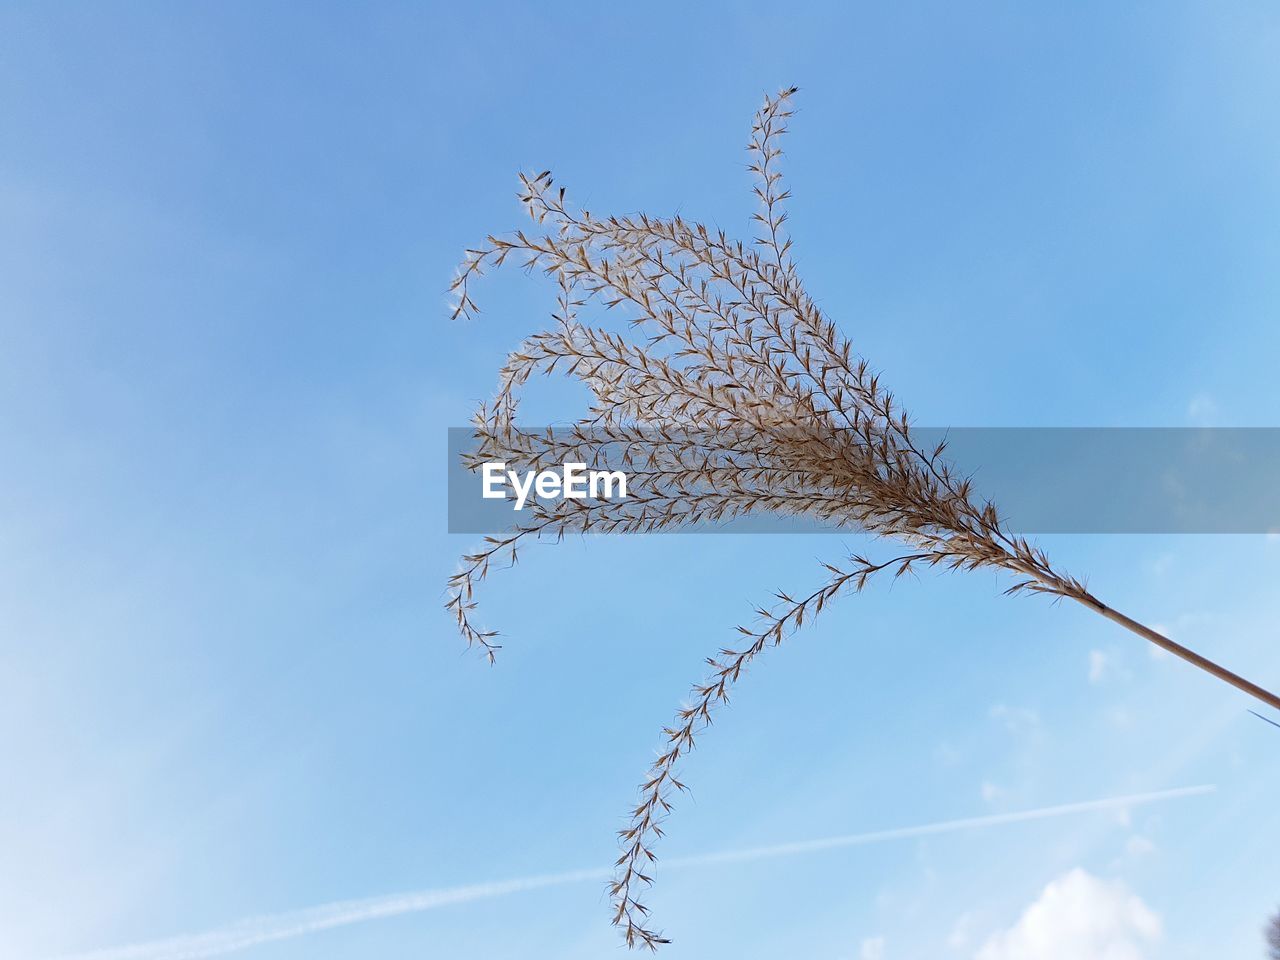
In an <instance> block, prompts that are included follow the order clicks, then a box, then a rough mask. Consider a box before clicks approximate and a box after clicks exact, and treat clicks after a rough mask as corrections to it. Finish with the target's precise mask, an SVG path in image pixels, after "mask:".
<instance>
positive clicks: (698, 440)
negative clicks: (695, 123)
mask: <svg viewBox="0 0 1280 960" xmlns="http://www.w3.org/2000/svg"><path fill="white" fill-rule="evenodd" d="M795 92H796V91H795V89H794V88H792V89H787V90H783V91H781V92H780V93H778V94H777V95H776V96H772V97H769V98H767V99H766V100H765V102H764V105H763V106H762V107H761V108H760V110H759V112H757V113H756V115H755V119H754V121H753V123H752V127H751V139H750V143H749V150H750V153H751V158H752V161H751V165H750V170H751V173H752V174H753V176H754V178H755V187H754V190H755V195H756V198H757V200H758V202H759V208H758V212H757V213H756V214H755V215H754V218H753V219H754V223H755V227H756V230H755V232H756V236H755V238H754V239H753V240H752V241H750V242H745V241H741V240H734V239H731V238H730V237H728V236H727V235H726V234H725V233H724V232H723V231H721V230H713V229H710V228H708V227H706V226H704V225H702V224H700V223H696V222H693V221H690V220H687V219H685V218H683V217H680V216H676V217H670V218H660V217H650V216H645V215H638V216H608V217H599V216H595V215H593V214H591V213H590V212H588V211H586V210H579V209H576V208H574V207H572V206H570V205H569V203H568V202H567V201H566V197H565V190H564V188H563V187H556V186H555V185H554V183H553V180H552V177H551V174H550V173H549V172H543V173H539V174H536V175H534V176H525V175H521V177H520V185H521V193H520V200H521V202H522V203H523V204H524V207H525V209H526V210H527V212H528V214H529V216H530V217H531V218H532V221H533V224H534V227H533V228H530V229H529V230H527V231H526V230H517V231H515V232H514V233H511V234H505V235H501V236H497V235H495V236H490V237H488V238H487V239H486V240H485V242H484V243H483V244H481V245H479V246H477V247H475V248H474V249H471V250H468V251H467V254H466V259H465V261H464V263H463V264H462V267H461V268H460V270H459V273H458V275H457V277H456V279H455V280H454V282H453V286H452V290H453V293H454V294H455V296H456V298H457V299H456V308H455V310H454V316H455V317H458V316H463V317H470V316H473V315H474V314H476V313H477V312H478V311H477V307H476V303H475V301H474V300H473V299H472V295H471V288H472V283H473V281H474V280H475V279H476V278H477V277H479V276H480V275H481V274H482V273H483V272H484V271H486V270H488V269H491V268H496V267H501V266H503V265H505V264H509V263H512V262H515V263H518V264H519V265H521V266H523V267H524V268H526V269H529V270H537V271H541V272H543V273H545V274H546V275H547V276H548V277H550V278H551V279H552V280H554V281H555V283H556V286H557V289H558V299H557V306H556V309H555V311H554V313H553V314H552V323H551V325H550V327H549V328H548V329H546V330H544V331H541V332H538V333H534V334H533V335H532V336H530V337H529V338H528V339H527V340H525V341H524V343H522V344H521V345H520V346H519V347H518V348H517V349H516V350H515V351H514V352H512V353H511V354H510V356H509V357H508V359H507V362H506V364H505V365H504V366H503V368H502V370H501V373H500V377H499V384H498V390H497V394H496V396H495V397H494V399H493V400H492V401H490V402H489V403H486V404H485V405H483V406H482V407H481V408H480V409H479V410H478V411H477V413H476V416H475V418H474V429H475V435H476V440H477V445H476V448H475V451H474V452H473V453H472V454H470V455H469V462H470V465H471V466H472V467H476V466H478V465H479V464H480V463H482V462H484V461H488V460H503V461H506V462H507V463H508V465H512V466H518V467H520V468H523V469H540V468H542V467H545V466H547V465H550V464H561V463H565V462H571V461H572V462H583V463H586V464H589V465H601V466H604V465H608V464H612V465H613V466H616V465H617V464H618V463H619V462H623V463H625V464H626V466H627V469H628V479H629V483H630V485H631V489H630V490H629V494H630V495H629V496H628V498H627V499H626V500H619V501H608V500H560V501H554V502H550V503H543V502H535V503H534V504H533V505H532V506H531V509H529V510H527V511H525V512H524V514H523V516H525V519H523V520H521V521H520V522H519V523H518V524H517V525H516V526H515V527H513V528H512V529H511V530H510V531H509V532H508V533H506V534H504V535H502V536H491V537H488V538H486V540H485V543H484V544H483V546H482V548H480V549H478V550H477V551H475V552H473V553H471V554H468V555H467V556H465V557H464V558H463V561H462V566H461V568H460V569H459V571H458V572H457V573H456V574H455V575H454V576H453V577H452V578H451V580H450V581H449V589H450V594H449V600H448V604H447V606H448V608H449V610H450V611H451V613H452V614H453V616H454V618H455V619H456V621H457V624H458V628H459V629H460V630H461V632H462V635H463V636H464V637H465V638H466V640H467V642H468V643H469V644H471V645H473V646H475V647H477V648H479V649H480V650H482V651H483V653H484V654H485V655H486V656H487V657H488V658H489V659H490V660H492V659H493V658H494V656H495V654H496V652H497V650H498V649H499V644H498V642H497V634H496V632H494V631H490V630H484V629H481V628H480V627H479V626H478V625H477V624H476V621H475V616H474V613H475V600H474V592H475V589H476V586H477V584H478V583H479V582H480V581H482V580H483V579H484V578H485V577H486V575H487V574H488V573H489V571H490V569H491V568H492V567H493V566H494V564H496V563H514V562H515V560H516V558H517V555H518V552H519V549H520V547H521V546H522V545H523V544H524V543H526V542H529V541H531V540H535V539H538V538H543V537H548V536H550V537H553V538H555V537H560V536H562V535H563V534H565V533H569V532H607V533H611V532H651V531H657V530H670V529H679V528H684V527H688V526H689V525H691V524H694V523H704V522H716V521H720V520H725V519H730V518H735V517H742V516H748V515H753V514H760V513H768V514H785V515H792V516H800V517H806V518H811V519H816V520H818V521H821V522H823V523H826V524H831V525H835V526H839V527H844V528H849V529H855V530H859V531H864V532H867V533H870V534H873V535H875V536H876V537H878V538H880V539H882V540H883V541H885V542H889V543H895V544H898V545H900V547H901V549H900V550H898V551H896V552H893V553H891V554H889V555H888V556H885V557H882V558H876V559H871V558H868V557H864V556H849V557H845V558H843V559H841V560H838V561H834V562H831V563H828V564H825V565H824V566H825V580H824V581H823V582H822V583H821V584H820V585H819V586H818V587H817V588H816V589H815V590H813V591H812V592H811V593H807V594H805V595H802V596H792V595H790V594H787V593H779V594H777V595H776V597H775V598H774V602H773V603H772V604H771V605H770V606H768V607H762V608H760V609H759V610H757V611H756V613H757V614H758V619H757V622H755V623H754V624H753V625H751V626H740V627H738V628H737V629H738V636H739V642H738V643H737V644H734V645H726V646H724V647H722V648H721V649H720V650H718V651H717V652H716V654H715V655H714V656H712V657H710V658H708V660H707V664H708V666H709V674H708V675H707V677H706V678H705V679H704V680H703V681H702V682H701V683H699V684H697V685H695V686H694V687H693V690H692V693H691V696H690V699H689V701H688V702H687V703H686V704H685V705H684V706H683V707H681V708H680V710H679V711H678V712H677V713H676V716H675V719H674V720H673V721H672V723H671V724H670V725H669V726H668V727H666V728H665V730H664V731H663V740H664V746H663V748H662V749H661V751H660V753H659V755H658V757H657V759H656V760H655V761H654V762H653V765H652V767H651V768H650V770H649V772H648V774H647V775H646V776H645V778H644V780H643V783H642V784H641V787H640V794H639V797H638V799H637V802H636V803H635V805H634V806H633V807H632V808H631V810H630V811H629V814H628V822H627V825H626V826H625V827H624V828H623V829H622V830H621V831H620V832H619V838H620V843H621V852H620V856H619V857H618V861H617V873H616V876H615V878H614V880H613V883H612V884H611V887H610V892H611V895H612V902H613V923H614V924H616V925H617V926H619V927H620V928H621V930H622V933H623V936H624V938H625V940H626V943H627V944H628V945H629V946H645V947H649V948H655V947H656V946H657V945H659V944H662V943H666V942H667V940H666V938H665V937H664V936H663V935H662V934H661V933H660V932H658V931H657V930H656V929H655V928H654V927H653V925H652V923H651V922H650V920H649V916H648V914H649V911H648V909H647V908H646V907H645V906H644V903H643V892H644V890H645V888H647V887H648V886H649V885H651V884H652V882H653V879H652V871H653V866H654V864H655V863H656V860H657V857H656V854H655V852H654V842H655V841H656V840H657V839H658V838H659V837H661V836H662V822H663V820H664V818H665V817H666V816H667V814H668V813H670V811H671V809H672V799H673V796H674V795H675V794H676V793H678V792H679V791H681V790H682V789H684V785H683V783H682V782H681V781H680V780H679V779H678V777H677V767H678V765H679V763H680V761H681V760H682V759H683V758H684V757H685V756H686V755H687V754H688V753H689V751H691V750H692V749H693V747H694V744H695V742H696V739H697V737H698V735H699V734H700V732H701V731H702V730H703V729H705V727H706V726H707V725H708V724H709V723H710V722H711V718H712V714H713V712H714V711H715V709H716V708H717V707H718V706H719V705H721V704H723V703H725V702H726V701H727V699H728V697H729V691H730V688H731V687H732V686H733V684H734V683H736V682H737V681H738V679H739V678H740V677H741V676H742V674H743V672H744V670H745V669H746V668H747V666H748V665H749V664H750V663H751V662H752V661H753V660H754V659H755V658H756V657H758V656H759V655H760V654H761V653H763V652H764V651H765V650H766V649H768V648H769V647H771V646H776V645H777V644H779V643H781V642H782V641H783V639H784V638H785V637H787V636H788V635H789V633H791V632H792V631H794V630H795V629H797V628H799V627H801V626H802V625H803V624H804V623H805V622H806V621H808V620H811V619H812V618H813V617H815V616H816V615H817V614H819V613H821V612H822V611H823V609H824V608H825V607H826V606H827V605H828V604H830V603H831V602H832V601H834V600H835V599H836V597H837V596H839V595H840V594H841V593H845V592H851V591H859V590H861V589H863V588H864V587H865V586H867V584H868V583H869V582H870V581H871V580H872V579H873V578H875V577H877V576H881V575H884V576H889V577H900V576H903V575H905V574H908V573H910V572H911V571H912V570H914V569H917V568H930V567H932V568H942V569H949V570H975V569H979V568H991V569H995V570H1000V571H1005V572H1007V573H1008V574H1011V575H1012V577H1013V578H1014V579H1013V583H1012V585H1011V586H1010V587H1009V589H1008V590H1007V591H1006V592H1007V593H1010V594H1014V593H1039V594H1045V595H1048V596H1050V597H1053V598H1058V599H1060V598H1067V599H1070V600H1073V601H1076V602H1079V603H1081V604H1083V605H1084V606H1086V607H1088V608H1089V609H1091V610H1093V611H1095V612H1096V613H1099V614H1101V615H1103V616H1105V617H1107V618H1108V619H1110V620H1112V621H1114V622H1116V623H1118V624H1120V625H1121V626H1124V627H1125V628H1126V629H1129V630H1131V631H1133V632H1134V633H1136V634H1138V635H1139V636H1142V637H1144V638H1145V639H1147V640H1149V641H1150V642H1152V643H1155V644H1157V645H1159V646H1161V647H1163V648H1164V649H1166V650H1168V651H1170V652H1172V653H1175V654H1177V655H1178V656H1180V657H1183V658H1184V659H1186V660H1188V661H1190V662H1191V663H1193V664H1195V665H1196V666H1198V667H1200V668H1201V669H1203V670H1206V671H1208V672H1209V673H1211V674H1213V675H1214V676H1217V677H1219V678H1220V679H1222V680H1225V681H1227V682H1228V683H1231V684H1233V685H1234V686H1236V687H1238V688H1239V689H1241V690H1244V691H1245V692H1247V693H1249V694H1250V695H1252V696H1254V697H1256V698H1257V699H1259V700H1260V701H1262V702H1264V703H1268V704H1270V705H1271V706H1273V707H1277V708H1280V698H1276V697H1275V695H1273V694H1271V693H1268V692H1267V691H1265V690H1263V689H1262V688H1260V687H1258V686H1256V685H1255V684H1252V683H1250V682H1249V681H1247V680H1244V679H1243V678H1240V677H1238V676H1236V675H1234V674H1232V673H1230V672H1229V671H1226V670H1224V669H1223V668H1221V667H1219V666H1217V665H1216V664H1214V663H1211V662H1210V661H1208V660H1206V659H1204V658H1203V657H1200V656H1199V655H1197V654H1195V653H1193V652H1192V651H1190V650H1187V649H1186V648H1184V647H1182V646H1180V645H1178V644H1176V643H1174V642H1173V641H1171V640H1169V639H1168V638H1166V637H1163V636H1161V635H1160V634H1158V633H1156V632H1155V631H1153V630H1151V629H1149V628H1148V627H1145V626H1143V625H1142V624H1140V623H1138V622H1136V621H1134V620H1131V619H1129V618H1128V617H1126V616H1124V615H1123V614H1121V613H1119V612H1117V611H1115V610H1113V609H1111V608H1110V607H1108V606H1106V605H1105V604H1104V603H1102V602H1101V601H1100V600H1098V599H1097V598H1096V597H1094V596H1093V595H1092V594H1091V593H1090V592H1089V591H1088V590H1087V589H1086V587H1085V584H1084V583H1083V582H1082V581H1080V580H1078V579H1076V578H1075V577H1073V576H1070V575H1069V574H1067V573H1065V572H1063V571H1061V570H1059V569H1057V568H1055V567H1054V566H1053V565H1052V564H1051V562H1050V560H1049V558H1048V557H1047V556H1046V555H1045V554H1044V552H1043V551H1041V550H1040V549H1038V548H1037V547H1035V546H1034V545H1033V544H1031V543H1030V542H1028V541H1027V540H1026V539H1024V538H1023V537H1021V536H1017V535H1014V534H1011V533H1009V532H1007V531H1006V529H1005V527H1004V525H1003V523H1002V520H1001V516H1000V514H999V512H998V510H997V508H996V506H995V505H994V504H992V503H989V502H987V501H984V500H982V499H980V498H978V497H977V496H976V495H975V494H974V492H973V490H972V489H971V488H970V484H969V480H968V479H967V478H966V477H963V476H959V475H957V474H956V473H955V472H953V469H952V468H951V467H950V466H949V464H948V462H947V460H946V458H945V456H944V453H945V451H944V448H943V447H942V446H938V447H931V448H929V449H924V448H922V447H921V446H920V445H919V444H918V443H917V441H916V439H915V437H914V436H913V434H912V430H911V424H910V421H909V418H908V416H907V415H906V413H905V412H904V411H903V410H902V408H901V407H900V405H899V404H898V402H897V401H896V399H895V398H894V397H893V396H892V394H890V393H889V392H888V391H887V390H886V389H885V388H884V386H883V385H882V384H881V383H880V380H879V378H878V377H877V376H876V374H875V373H873V372H872V371H871V369H870V368H869V367H868V365H867V362H866V361H865V360H864V359H862V358H861V357H859V356H858V355H857V354H856V352H855V351H854V349H853V347H852V346H851V344H850V342H849V341H848V340H847V339H846V338H845V337H844V335H843V334H842V333H841V332H840V331H839V330H838V329H837V328H836V325H835V324H834V323H833V322H832V321H831V319H830V318H828V317H827V316H826V315H825V314H824V313H823V312H822V310H820V309H819V308H818V306H817V305H816V304H815V303H814V301H813V299H812V298H811V297H810V296H809V294H808V293H807V292H806V291H805V288H804V286H803V284H802V283H801V280H800V277H799V276H798V275H797V272H796V267H795V262H794V260H793V259H792V256H791V239H790V237H789V236H788V235H787V231H786V220H787V214H786V210H785V206H786V200H787V198H788V197H789V195H790V194H789V191H788V190H787V189H786V188H785V187H784V186H783V182H782V174H781V172H780V171H779V161H780V158H781V156H782V149H781V146H780V141H781V138H782V137H783V135H784V134H785V133H786V131H787V124H788V121H789V120H790V119H791V117H792V96H793V94H794V93H795ZM586 310H594V311H596V312H598V313H608V312H609V311H613V310H616V311H619V312H623V313H625V314H626V315H627V319H628V320H629V322H630V329H625V328H624V329H621V330H619V329H611V328H605V327H601V326H589V325H587V324H586V323H584V322H583V321H581V320H580V319H579V316H580V314H581V313H583V312H584V311H586ZM557 371H559V372H560V373H563V374H565V375H568V376H570V377H574V378H576V379H578V380H579V381H581V382H582V383H584V384H585V385H586V386H587V387H588V388H589V389H590V391H591V394H592V398H593V401H592V404H591V407H590V409H589V410H588V412H587V413H586V415H585V416H583V417H582V418H581V419H580V420H579V421H578V422H577V423H576V424H575V425H574V426H573V427H572V428H571V429H570V430H567V431H558V432H555V433H551V432H547V431H532V430H527V429H524V428H522V427H521V426H520V425H518V424H517V422H516V413H517V408H518V404H519V394H520V389H521V387H522V386H523V385H524V384H525V383H526V382H527V381H528V380H529V378H530V377H532V376H534V375H535V374H538V375H541V374H551V373H554V372H557Z"/></svg>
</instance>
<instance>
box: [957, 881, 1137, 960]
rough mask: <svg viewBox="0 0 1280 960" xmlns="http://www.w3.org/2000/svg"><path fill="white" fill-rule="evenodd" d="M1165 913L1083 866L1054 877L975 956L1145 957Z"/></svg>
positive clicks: (1022, 959)
mask: <svg viewBox="0 0 1280 960" xmlns="http://www.w3.org/2000/svg"><path fill="white" fill-rule="evenodd" d="M1160 936H1161V923H1160V918H1159V916H1157V915H1156V914H1155V913H1154V912H1153V911H1152V910H1151V908H1150V907H1148V906H1147V905H1146V904H1145V903H1143V902H1142V899H1141V898H1140V897H1138V896H1137V895H1136V894H1134V893H1131V892H1130V891H1129V889H1128V888H1127V887H1125V885H1124V884H1122V883H1120V882H1118V881H1108V880H1100V879H1098V878H1097V877H1095V876H1093V875H1092V874H1090V873H1087V872H1086V871H1084V870H1081V869H1079V868H1077V869H1075V870H1072V871H1070V872H1069V873H1066V874H1064V875H1063V876H1061V877H1059V878H1058V879H1057V880H1054V881H1053V882H1052V883H1050V884H1049V885H1048V886H1047V887H1045V888H1044V892H1043V893H1041V894H1040V898H1039V899H1038V900H1036V901H1035V902H1034V903H1033V904H1031V906H1029V907H1027V909H1026V910H1025V911H1024V912H1023V914H1022V916H1021V917H1020V918H1019V920H1018V922H1017V923H1015V924H1014V925H1013V926H1012V927H1010V928H1009V929H1008V930H1006V931H1004V932H1002V933H998V934H995V935H994V936H992V937H991V938H989V939H988V940H987V942H986V943H985V944H983V946H982V949H981V950H979V951H978V953H977V954H976V955H975V960H1145V958H1146V957H1148V956H1149V954H1148V952H1147V947H1149V946H1150V945H1152V944H1154V943H1155V942H1156V941H1157V940H1159V939H1160Z"/></svg>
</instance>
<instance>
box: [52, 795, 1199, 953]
mask: <svg viewBox="0 0 1280 960" xmlns="http://www.w3.org/2000/svg"><path fill="white" fill-rule="evenodd" d="M1215 790H1217V787H1216V786H1214V785H1212V784H1205V785H1201V786H1196V787H1178V788H1176V789H1173V790H1160V791H1157V792H1155V793H1137V794H1131V795H1129V796H1122V797H1107V798H1105V799H1102V800H1086V801H1084V802H1083V803H1065V804H1060V805H1058V806H1054V807H1039V808H1037V809H1034V810H1022V811H1018V812H1015V813H997V814H992V815H990V816H985V817H969V818H966V819H963V820H944V821H941V822H939V823H927V824H923V825H919V826H914V827H898V828H896V829H892V830H875V831H872V832H870V833H851V834H845V835H843V836H835V837H822V838H820V839H817V840H800V841H796V842H793V843H779V844H773V845H772V846H767V847H748V848H746V849H741V850H724V851H720V852H719V853H704V854H698V855H695V856H690V857H675V858H672V859H669V860H663V861H662V866H663V868H664V869H670V868H673V867H674V868H679V867H703V866H712V865H714V864H719V863H741V862H743V861H747V860H765V859H769V858H771V857H789V856H795V855H796V854H801V853H817V852H818V851H822V850H835V849H838V848H840V847H856V846H862V845H864V844H869V843H883V842H885V841H889V840H906V839H910V838H912V837H927V836H933V835H936V834H942V833H960V832H963V831H966V830H981V829H984V828H986V827H997V826H1003V825H1005V824H1012V823H1025V822H1027V821H1031V820H1048V819H1051V818H1054V817H1066V816H1071V815H1073V814H1081V813H1095V812H1098V811H1101V810H1116V809H1122V808H1126V807H1138V806H1143V805H1145V804H1151V803H1160V802H1163V801H1165V800H1177V799H1181V798H1183V797H1199V796H1204V795H1205V794H1209V793H1213V792H1214V791H1215ZM612 875H613V870H612V868H608V867H605V868H598V869H587V870H570V871H566V872H564V873H546V874H542V875H539V876H531V877H518V878H516V879H514V880H499V881H495V882H493V883H477V884H471V885H469V886H464V887H447V888H443V889H438V890H419V891H414V892H410V893H399V894H391V895H389V896H384V897H370V898H367V899H363V900H339V901H336V902H334V903H326V904H322V905H321V906H318V907H309V908H307V909H304V910H291V911H289V912H286V913H276V914H271V915H269V916H261V917H251V918H249V919H246V920H241V921H239V922H238V923H233V924H230V925H228V926H225V927H218V928H216V929H214V930H209V931H207V932H205V933H196V934H189V935H187V936H181V937H170V938H168V939H164V940H150V941H147V942H146V943H137V944H133V945H131V946H124V947H109V948H107V949H105V950H92V951H89V952H88V953H77V954H74V955H68V956H65V957H62V958H61V960H203V958H205V957H217V956H222V955H223V954H227V953H234V952H235V951H237V950H246V949H248V948H249V947H254V946H258V945H259V944H264V943H272V942H275V941H277V940H291V939H293V938H294V937H302V936H306V935H307V934H309V933H318V932H319V931H321V930H328V929H330V928H332V927H344V926H347V925H348V924H352V923H364V922H365V921H368V920H378V919H381V918H383V917H395V916H400V915H401V914H406V913H420V912H422V911H424V910H434V909H436V908H437V907H446V906H449V905H451V904H455V903H470V902H472V901H475V900H488V899H491V898H493V897H502V896H506V895H508V894H512V893H523V892H524V891H527V890H539V889H541V888H543V887H557V886H562V885H564V884H569V883H583V882H585V881H588V880H594V881H602V880H607V879H608V878H609V877H611V876H612Z"/></svg>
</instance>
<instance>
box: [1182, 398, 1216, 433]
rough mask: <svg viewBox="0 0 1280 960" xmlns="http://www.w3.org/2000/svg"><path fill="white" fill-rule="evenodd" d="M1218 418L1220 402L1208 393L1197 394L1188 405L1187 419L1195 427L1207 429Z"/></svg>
mask: <svg viewBox="0 0 1280 960" xmlns="http://www.w3.org/2000/svg"><path fill="white" fill-rule="evenodd" d="M1217 418H1218V402H1217V401H1216V400H1214V399H1213V397H1211V396H1210V395H1209V394H1207V393H1203V392H1201V393H1197V394H1196V395H1195V396H1194V397H1192V398H1191V400H1190V401H1189V402H1188V403H1187V419H1188V420H1190V421H1191V423H1192V425H1193V426H1197V427H1207V426H1210V425H1211V424H1212V423H1213V422H1214V421H1216V420H1217Z"/></svg>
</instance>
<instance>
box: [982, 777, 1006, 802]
mask: <svg viewBox="0 0 1280 960" xmlns="http://www.w3.org/2000/svg"><path fill="white" fill-rule="evenodd" d="M1003 796H1004V790H1003V789H1002V788H1001V787H1000V786H999V785H998V784H995V783H992V782H991V781H990V780H983V781H982V799H983V800H985V801H987V803H995V802H996V801H997V800H999V799H1000V798H1001V797H1003Z"/></svg>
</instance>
